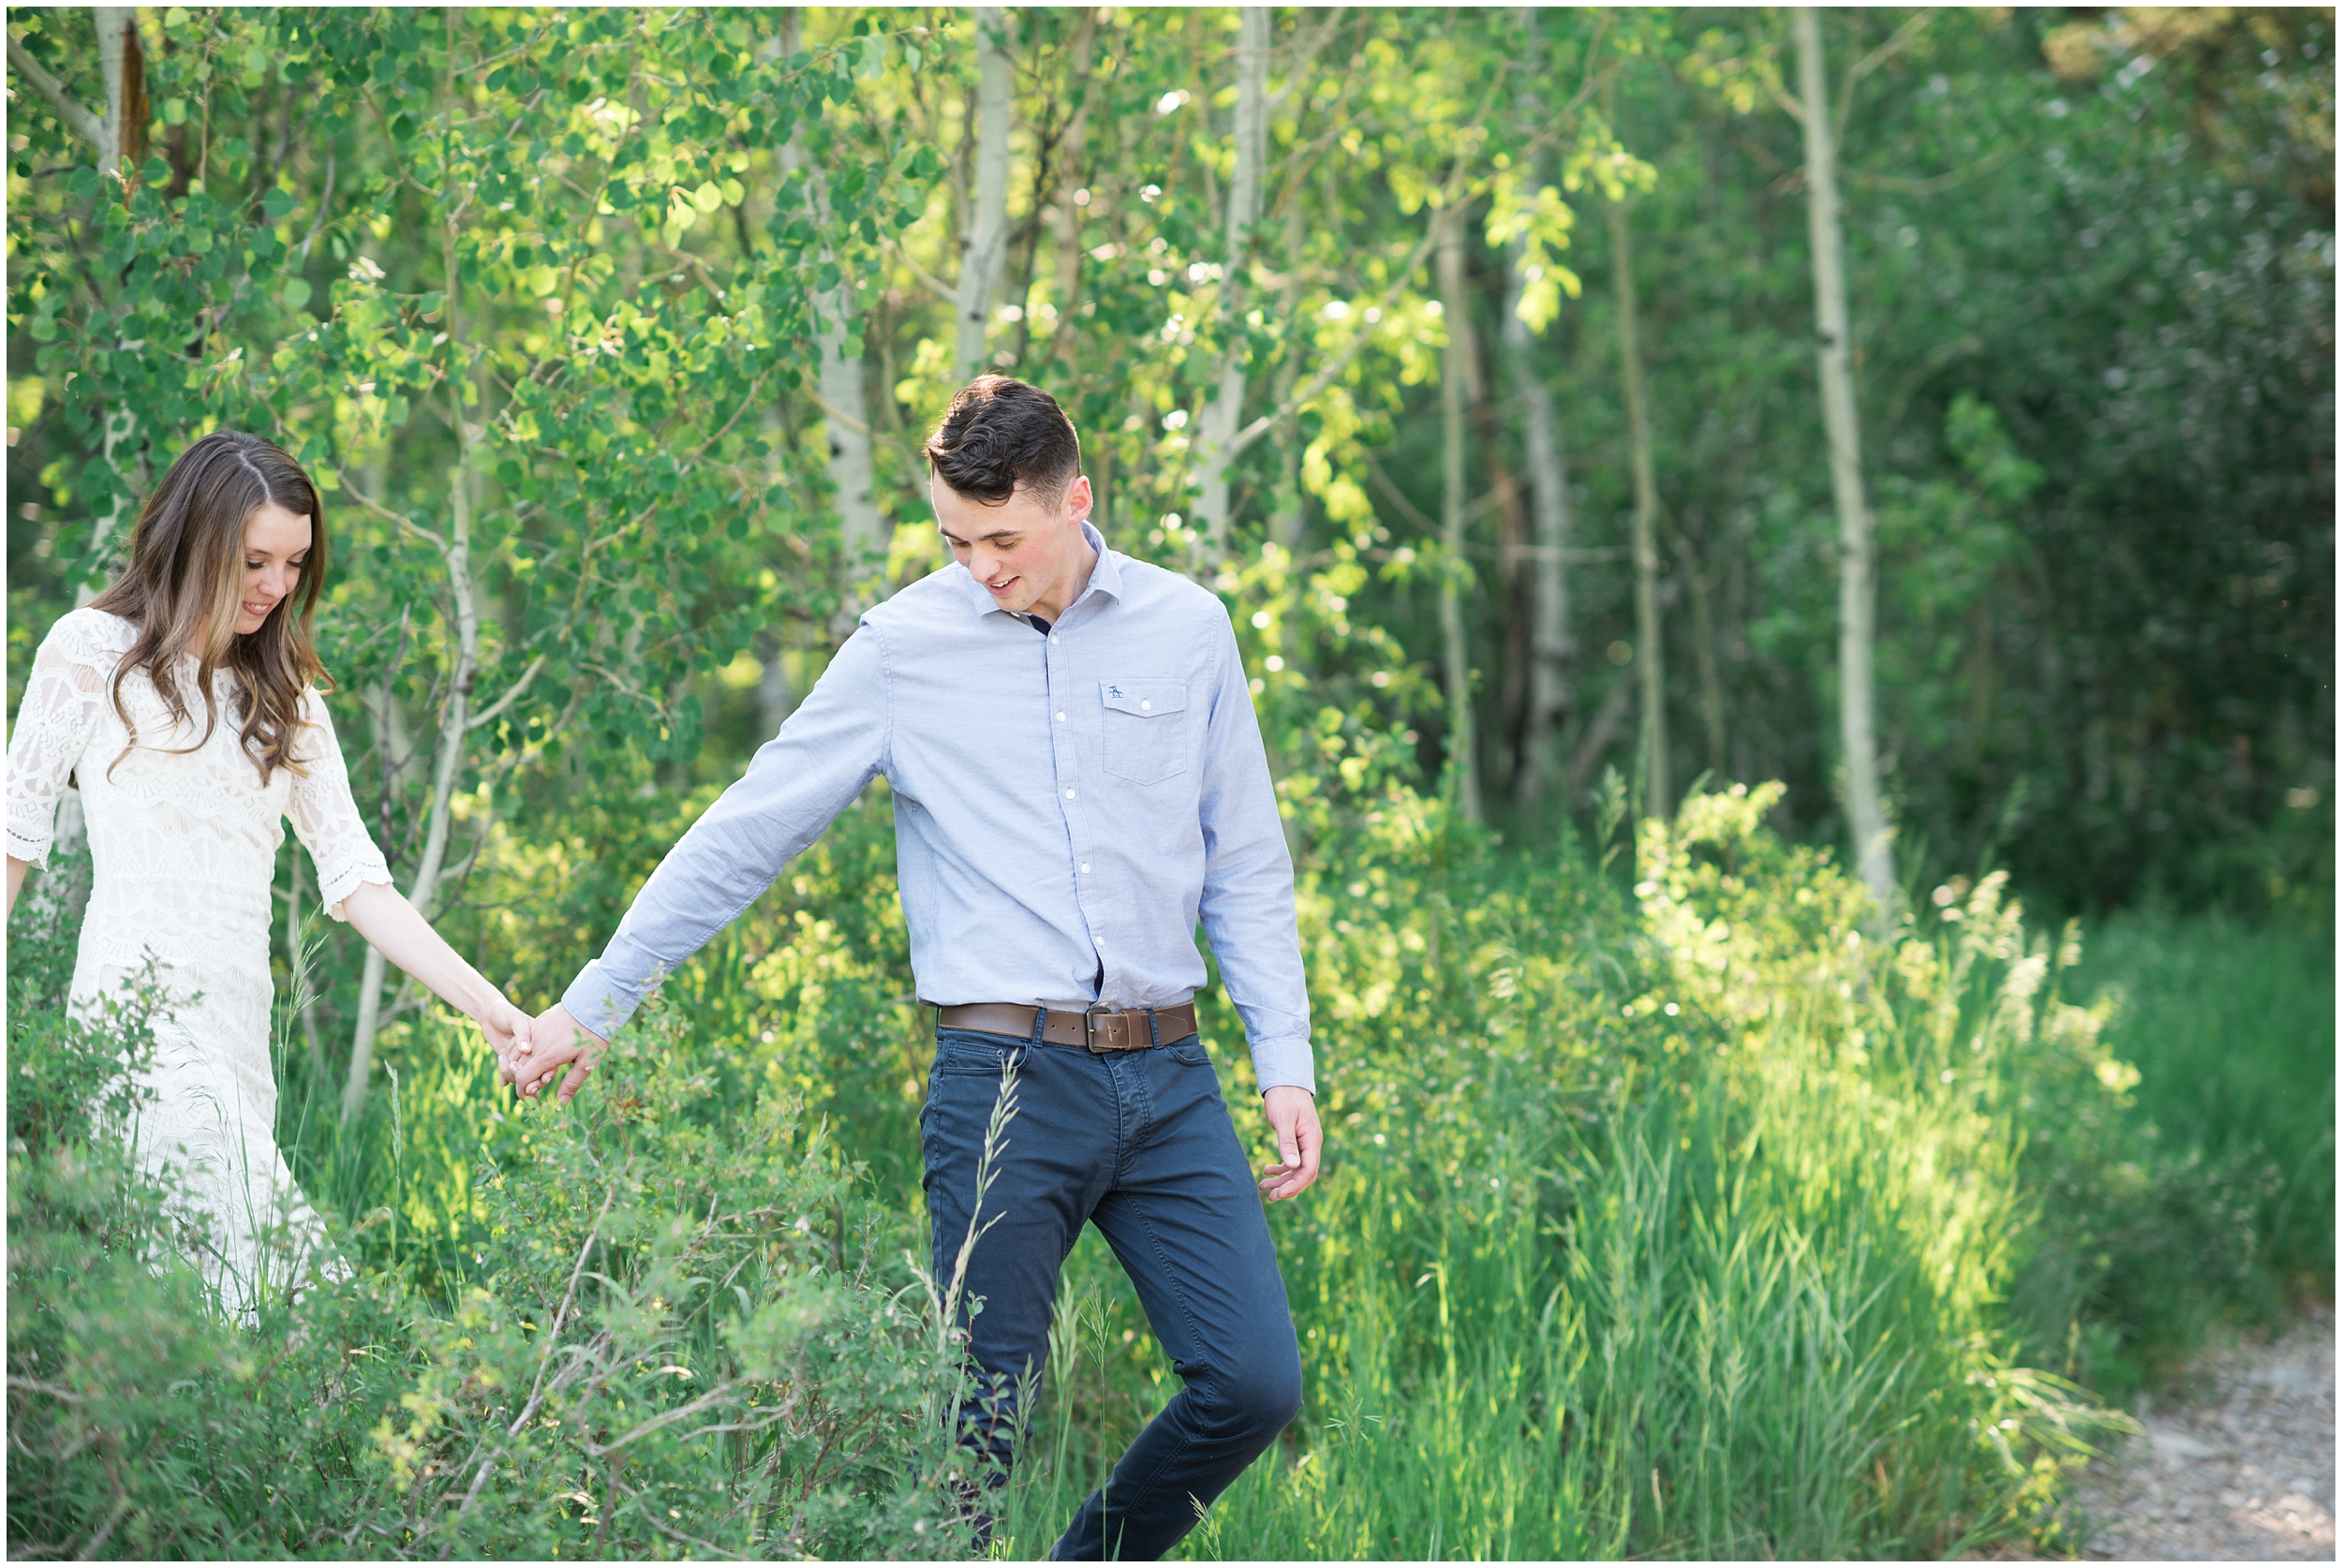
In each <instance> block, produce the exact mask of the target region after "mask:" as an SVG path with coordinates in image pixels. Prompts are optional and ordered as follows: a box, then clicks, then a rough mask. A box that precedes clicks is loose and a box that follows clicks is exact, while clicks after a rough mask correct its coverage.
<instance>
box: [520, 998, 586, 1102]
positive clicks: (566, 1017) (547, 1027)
mask: <svg viewBox="0 0 2342 1568" xmlns="http://www.w3.org/2000/svg"><path fill="white" fill-rule="evenodd" d="M533 1033H534V1038H533V1039H531V1040H529V1041H527V1042H525V1043H517V1044H515V1046H514V1047H513V1053H512V1055H511V1057H510V1058H508V1059H507V1060H506V1061H505V1063H504V1066H503V1067H502V1069H501V1070H499V1072H497V1077H499V1078H501V1079H502V1080H503V1081H504V1082H505V1083H508V1084H511V1085H512V1086H514V1087H516V1088H518V1089H519V1090H520V1092H521V1093H522V1094H523V1095H525V1096H528V1097H531V1098H533V1097H535V1096H536V1095H538V1094H541V1093H542V1092H543V1090H544V1087H545V1086H546V1085H547V1084H550V1083H551V1082H553V1080H554V1077H555V1075H556V1074H557V1073H559V1072H560V1071H561V1070H562V1069H563V1068H565V1067H566V1068H568V1069H569V1075H568V1076H567V1077H565V1078H563V1079H562V1080H561V1087H560V1090H559V1093H558V1096H557V1097H558V1098H559V1100H560V1102H561V1103H563V1104H564V1105H566V1104H568V1103H569V1102H570V1101H571V1100H572V1099H573V1098H575V1097H576V1094H577V1091H578V1090H579V1089H581V1088H583V1087H586V1075H587V1074H589V1073H591V1072H593V1070H594V1065H595V1063H597V1062H599V1061H600V1060H601V1054H602V1052H604V1051H606V1050H608V1049H609V1048H610V1043H609V1042H608V1041H606V1040H604V1039H602V1038H601V1036H600V1035H598V1034H596V1033H594V1032H593V1031H592V1030H591V1029H589V1028H586V1027H585V1026H584V1025H583V1024H580V1023H579V1022H578V1021H577V1020H576V1019H575V1018H572V1017H571V1016H570V1010H569V1009H568V1008H566V1007H564V1006H562V1005H561V1004H560V1003H559V1002H555V1003H554V1004H553V1005H552V1006H551V1007H549V1008H547V1009H545V1011H544V1012H542V1013H539V1014H538V1015H537V1027H536V1028H535V1030H534V1031H533Z"/></svg>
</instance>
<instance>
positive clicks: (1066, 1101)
mask: <svg viewBox="0 0 2342 1568" xmlns="http://www.w3.org/2000/svg"><path fill="white" fill-rule="evenodd" d="M1037 1036H1038V1030H1037V1029H1036V1038H1035V1039H1034V1040H1031V1041H1019V1040H1015V1039H1013V1038H1010V1037H1008V1036H1005V1035H997V1034H980V1033H976V1032H974V1031H972V1030H968V1029H941V1030H938V1031H937V1035H936V1049H935V1071H934V1073H933V1075H932V1077H931V1078H930V1080H929V1082H928V1087H927V1103H926V1112H925V1114H924V1115H922V1117H920V1128H921V1132H922V1134H923V1137H922V1142H923V1146H924V1150H925V1153H926V1194H927V1212H928V1214H929V1215H930V1216H931V1217H932V1220H933V1224H934V1244H935V1270H936V1278H937V1283H938V1285H939V1287H941V1288H948V1287H949V1285H950V1283H951V1279H952V1271H953V1268H954V1266H955V1265H956V1261H957V1259H958V1255H959V1251H960V1248H961V1245H962V1243H963V1242H964V1241H965V1240H966V1238H967V1235H968V1230H969V1222H970V1218H971V1208H972V1206H973V1204H974V1201H975V1191H976V1165H977V1161H978V1160H979V1159H980V1158H981V1156H982V1154H983V1150H984V1140H985V1129H986V1125H987V1124H988V1123H989V1122H990V1120H991V1117H992V1108H993V1102H994V1101H995V1099H996V1098H997V1097H998V1096H999V1093H1000V1088H1001V1068H1002V1067H1003V1065H1005V1064H1007V1063H1010V1062H1012V1061H1013V1062H1014V1063H1015V1069H1016V1080H1015V1105H1016V1115H1015V1119H1014V1120H1012V1121H1011V1122H1010V1123H1009V1124H1008V1127H1007V1131H1006V1134H1005V1138H1006V1142H1005V1146H1003V1147H1002V1148H1001V1152H1000V1153H999V1154H998V1155H997V1156H996V1158H995V1161H994V1172H995V1175H994V1179H993V1183H992V1186H991V1189H990V1191H987V1192H986V1195H985V1200H984V1212H983V1214H982V1216H981V1217H980V1218H979V1219H978V1220H977V1223H978V1224H979V1225H982V1226H985V1227H987V1228H986V1229H984V1230H983V1233H982V1235H981V1236H980V1238H979V1239H978V1240H977V1242H976V1244H975V1248H974V1250H973V1251H972V1253H971V1255H970V1258H969V1264H968V1274H967V1280H966V1283H965V1285H964V1287H963V1303H964V1302H965V1301H966V1300H967V1299H969V1298H977V1297H980V1298H982V1301H983V1304H984V1305H983V1309H982V1310H981V1311H978V1312H976V1313H975V1314H974V1315H973V1317H972V1318H971V1317H968V1316H967V1313H966V1309H965V1306H964V1305H963V1308H962V1318H963V1321H964V1322H966V1323H967V1324H968V1328H969V1348H970V1355H971V1360H972V1361H973V1362H974V1364H975V1367H976V1368H977V1371H978V1386H977V1388H976V1390H975V1392H974V1394H973V1395H972V1396H971V1398H970V1399H969V1400H968V1402H967V1403H966V1404H965V1405H964V1406H963V1407H962V1413H961V1419H962V1423H963V1426H962V1430H963V1432H964V1433H966V1434H967V1437H968V1440H969V1441H970V1442H971V1443H972V1444H974V1445H976V1446H979V1447H981V1448H983V1449H984V1450H985V1451H986V1453H987V1455H988V1456H989V1457H990V1459H991V1460H992V1461H993V1462H995V1463H996V1464H997V1465H999V1466H1000V1467H1001V1469H1002V1470H1005V1468H1006V1466H1007V1464H1008V1461H1009V1458H1010V1457H1011V1455H1010V1449H1011V1445H1012V1444H1013V1442H1014V1441H1015V1430H1016V1420H1017V1411H1016V1407H1015V1401H1016V1398H1017V1391H1018V1383H1020V1381H1023V1382H1026V1383H1028V1384H1029V1385H1037V1383H1038V1381H1039V1377H1040V1373H1041V1368H1042V1366H1043V1363H1044V1362H1045V1359H1046V1358H1047V1354H1048V1348H1049V1324H1050V1316H1051V1309H1052V1306H1053V1304H1054V1303H1055V1301H1056V1298H1057V1287H1058V1273H1059V1270H1060V1267H1061V1266H1062V1265H1063V1264H1064V1262H1065V1256H1066V1254H1067V1253H1068V1252H1070V1251H1072V1250H1073V1248H1074V1243H1075V1240H1077V1239H1078V1238H1079V1237H1080V1235H1081V1228H1082V1223H1083V1221H1084V1220H1088V1221H1089V1222H1090V1223H1092V1224H1094V1225H1096V1226H1097V1227H1098V1229H1099V1231H1100V1232H1101V1233H1102V1234H1103V1235H1104V1236H1105V1238H1106V1242H1107V1245H1109V1246H1111V1247H1112V1248H1113V1249H1114V1252H1115V1256H1116V1257H1118V1258H1119V1259H1120V1260H1121V1261H1122V1266H1123V1268H1124V1269H1125V1270H1127V1271H1128V1272H1129V1274H1130V1277H1131V1282H1132V1284H1134V1286H1136V1287H1137V1290H1138V1299H1139V1302H1140V1304H1141V1305H1142V1306H1144V1307H1145V1308H1146V1309H1147V1321H1148V1323H1149V1324H1150V1325H1151V1326H1152V1327H1153V1329H1154V1332H1155V1338H1156V1339H1158V1340H1160V1341H1161V1342H1162V1344H1163V1347H1164V1351H1165V1352H1167V1353H1168V1354H1169V1355H1170V1357H1171V1365H1172V1368H1173V1370H1175V1371H1177V1372H1178V1374H1179V1376H1180V1378H1181V1379H1183V1380H1184V1381H1185V1383H1186V1386H1185V1387H1184V1388H1183V1389H1182V1390H1181V1391H1180V1393H1179V1394H1178V1398H1174V1399H1173V1400H1172V1401H1171V1402H1170V1403H1169V1404H1168V1405H1166V1406H1164V1409H1163V1410H1162V1412H1161V1413H1158V1414H1157V1415H1156V1416H1155V1418H1154V1420H1152V1421H1150V1422H1149V1423H1148V1425H1147V1428H1146V1430H1144V1431H1142V1432H1140V1433H1139V1434H1138V1438H1137V1441H1135V1442H1133V1443H1132V1444H1131V1446H1130V1450H1129V1451H1128V1452H1127V1453H1125V1454H1124V1455H1123V1456H1122V1458H1121V1461H1120V1462H1119V1464H1117V1465H1116V1466H1115V1467H1114V1472H1113V1474H1112V1475H1111V1476H1109V1477H1108V1478H1107V1481H1106V1485H1105V1487H1104V1488H1103V1491H1102V1492H1093V1493H1091V1494H1090V1496H1089V1500H1088V1501H1085V1502H1084V1503H1083V1504H1082V1506H1081V1508H1080V1510H1079V1511H1078V1512H1077V1513H1076V1514H1075V1516H1074V1522H1073V1523H1072V1524H1071V1525H1069V1526H1067V1527H1066V1531H1065V1533H1064V1535H1063V1536H1062V1537H1060V1539H1059V1541H1058V1543H1057V1546H1055V1547H1054V1548H1053V1549H1052V1551H1051V1553H1050V1555H1051V1556H1052V1557H1053V1558H1056V1559H1059V1560H1061V1561H1062V1560H1092V1561H1094V1560H1100V1559H1121V1560H1125V1561H1150V1560H1152V1559H1155V1558H1159V1557H1161V1556H1162V1555H1163V1554H1164V1552H1166V1551H1168V1550H1170V1548H1171V1547H1172V1546H1175V1545H1176V1544H1178V1540H1179V1538H1180V1537H1181V1536H1183V1535H1185V1534H1186V1533H1187V1532H1188V1531H1190V1530H1192V1529H1193V1528H1194V1526H1195V1521H1196V1518H1197V1516H1199V1514H1200V1513H1201V1511H1202V1510H1203V1508H1204V1507H1205V1506H1206V1505H1208V1504H1209V1503H1210V1502H1211V1501H1212V1500H1213V1499H1215V1498H1217V1497H1218V1496H1219V1495H1220V1494H1221V1493H1222V1492H1223V1491H1224V1490H1226V1489H1227V1487H1228V1486H1229V1485H1230V1483H1232V1482H1234V1481H1235V1480H1236V1478H1237V1477H1238V1476H1239V1475H1241V1474H1242V1473H1243V1472H1244V1469H1245V1467H1246V1466H1247V1465H1249V1464H1251V1463H1252V1462H1253V1459H1254V1458H1255V1457H1258V1456H1259V1455H1260V1453H1261V1451H1262V1450H1264V1449H1266V1448H1267V1446H1268V1445H1269V1444H1270V1443H1272V1442H1275V1441H1276V1439H1277V1434H1278V1433H1279V1432H1281V1431H1282V1430H1283V1429H1284V1427H1285V1426H1286V1425H1287V1424H1288V1423H1289V1422H1291V1421H1292V1420H1293V1418H1294V1416H1295V1415H1296V1414H1297V1413H1299V1411H1300V1408H1301V1354H1300V1347H1299V1346H1298V1345H1297V1343H1296V1341H1295V1339H1294V1333H1293V1317H1292V1313H1291V1311H1290V1310H1289V1309H1288V1308H1287V1307H1286V1305H1285V1288H1284V1280H1283V1279H1282V1277H1281V1276H1280V1275H1279V1274H1278V1272H1277V1256H1276V1250H1275V1248H1274V1246H1273V1245H1272V1244H1271V1243H1270V1241H1269V1238H1268V1224H1267V1217H1266V1216H1265V1215H1264V1214H1263V1213H1262V1211H1261V1198H1260V1191H1259V1188H1258V1187H1257V1186H1256V1185H1255V1183H1254V1181H1253V1174H1252V1169H1251V1167H1250V1165H1249V1164H1248V1163H1247V1162H1246V1160H1245V1156H1244V1150H1243V1147H1242V1146H1240V1145H1239V1144H1238V1142H1237V1136H1236V1129H1235V1128H1234V1126H1232V1125H1231V1124H1230V1122H1229V1119H1228V1107H1227V1103H1226V1102H1224V1101H1223V1100H1222V1099H1221V1097H1220V1084H1219V1080H1218V1078H1217V1077H1216V1076H1215V1075H1214V1073H1213V1072H1212V1067H1211V1062H1210V1059H1209V1058H1208V1057H1207V1056H1206V1055H1205V1053H1204V1047H1203V1044H1202V1043H1201V1042H1199V1041H1198V1040H1197V1039H1196V1038H1195V1037H1194V1036H1193V1035H1190V1036H1188V1037H1187V1038H1186V1039H1184V1040H1179V1041H1174V1042H1170V1043H1165V1044H1164V1045H1161V1046H1157V1047H1154V1048H1152V1049H1149V1050H1140V1051H1115V1052H1106V1053H1101V1054H1097V1055H1092V1054H1091V1053H1090V1052H1089V1051H1087V1050H1085V1049H1083V1048H1081V1047H1079V1046H1065V1045H1051V1044H1046V1043H1040V1042H1039V1041H1038V1038H1037Z"/></svg>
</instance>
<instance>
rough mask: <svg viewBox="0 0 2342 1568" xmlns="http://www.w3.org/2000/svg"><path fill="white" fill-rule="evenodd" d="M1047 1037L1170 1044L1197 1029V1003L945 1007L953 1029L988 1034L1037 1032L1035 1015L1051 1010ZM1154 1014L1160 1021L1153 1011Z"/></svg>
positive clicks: (1068, 1041)
mask: <svg viewBox="0 0 2342 1568" xmlns="http://www.w3.org/2000/svg"><path fill="white" fill-rule="evenodd" d="M1041 1012H1045V1013H1046V1016H1045V1018H1044V1019H1043V1020H1042V1025H1041V1038H1042V1039H1043V1040H1045V1041H1046V1042H1048V1043H1050V1044H1052V1045H1080V1046H1083V1047H1085V1048H1087V1049H1089V1050H1091V1051H1143V1050H1145V1049H1147V1047H1149V1045H1152V1044H1154V1043H1156V1041H1157V1040H1158V1039H1160V1040H1161V1041H1162V1043H1164V1044H1165V1045H1168V1044H1170V1043H1172V1042H1173V1041H1175V1040H1185V1039H1186V1038H1187V1037H1188V1036H1189V1035H1191V1034H1193V1033H1194V1032H1195V1004H1194V1003H1193V1002H1192V1001H1183V1002H1180V1003H1178V1005H1177V1006H1174V1007H1129V1008H1121V1009H1115V1008H1110V1007H1089V1008H1072V1007H1052V1008H1048V1009H1045V1010H1044V1009H1042V1008H1038V1007H1028V1006H1019V1005H1017V1004H1016V1003H1015V1002H970V1003H968V1004H967V1005H965V1006H962V1007H939V1008H937V1009H936V1010H935V1021H936V1024H937V1025H938V1026H939V1027H940V1028H947V1029H975V1030H977V1031H979V1032H981V1033H984V1034H1005V1035H1012V1036H1014V1037H1015V1038H1016V1039H1019V1040H1030V1039H1031V1038H1032V1015H1033V1014H1034V1013H1041ZM1149 1013H1152V1014H1154V1027H1153V1028H1148V1023H1147V1016H1148V1014H1149Z"/></svg>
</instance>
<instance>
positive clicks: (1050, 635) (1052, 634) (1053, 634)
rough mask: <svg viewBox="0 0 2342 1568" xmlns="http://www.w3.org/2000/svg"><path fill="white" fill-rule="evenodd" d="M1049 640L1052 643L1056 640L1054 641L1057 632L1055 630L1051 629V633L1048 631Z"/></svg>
mask: <svg viewBox="0 0 2342 1568" xmlns="http://www.w3.org/2000/svg"><path fill="white" fill-rule="evenodd" d="M1049 641H1050V642H1052V643H1054V642H1056V641H1057V633H1056V632H1054V631H1052V632H1051V633H1049Z"/></svg>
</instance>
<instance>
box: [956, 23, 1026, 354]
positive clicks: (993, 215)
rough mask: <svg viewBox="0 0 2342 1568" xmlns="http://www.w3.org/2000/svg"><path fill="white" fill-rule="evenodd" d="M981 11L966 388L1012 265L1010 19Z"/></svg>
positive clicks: (962, 301)
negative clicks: (1004, 274) (1005, 272)
mask: <svg viewBox="0 0 2342 1568" xmlns="http://www.w3.org/2000/svg"><path fill="white" fill-rule="evenodd" d="M975 13H976V14H975V22H976V124H975V126H974V127H973V130H974V135H975V138H976V210H975V212H974V214H972V220H971V223H970V225H969V232H968V235H967V239H966V242H965V244H964V245H963V248H962V249H961V251H960V257H959V299H958V302H957V303H956V308H955V315H956V318H957V328H956V331H955V333H953V337H952V377H953V379H954V380H956V381H957V382H958V383H960V384H961V385H963V386H964V385H966V384H967V383H968V382H969V381H971V380H972V379H974V378H975V377H976V376H977V375H978V374H979V373H981V372H982V371H983V369H984V366H985V354H984V330H985V328H986V325H988V324H989V323H990V321H991V318H992V302H993V297H994V296H995V295H997V294H998V293H999V292H1000V288H1001V273H1002V271H1003V270H1005V268H1006V267H1007V265H1008V126H1009V113H1010V110H1011V108H1012V105H1011V101H1010V96H1009V88H1010V81H1009V68H1008V54H1007V52H1006V50H1005V47H1004V46H1005V45H1006V43H1007V28H1008V17H1007V13H1006V12H1005V11H1003V10H1002V9H1001V7H998V6H978V7H976V8H975Z"/></svg>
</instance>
